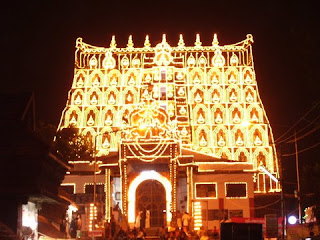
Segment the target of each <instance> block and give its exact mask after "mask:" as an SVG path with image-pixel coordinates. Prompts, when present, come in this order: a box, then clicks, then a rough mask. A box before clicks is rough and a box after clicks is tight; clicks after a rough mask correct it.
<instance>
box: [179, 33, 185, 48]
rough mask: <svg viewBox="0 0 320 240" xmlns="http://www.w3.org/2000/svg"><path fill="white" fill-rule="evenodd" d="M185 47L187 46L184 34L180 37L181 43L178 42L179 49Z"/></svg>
mask: <svg viewBox="0 0 320 240" xmlns="http://www.w3.org/2000/svg"><path fill="white" fill-rule="evenodd" d="M184 46H185V44H184V40H183V36H182V34H180V36H179V42H178V47H179V48H183V47H184Z"/></svg>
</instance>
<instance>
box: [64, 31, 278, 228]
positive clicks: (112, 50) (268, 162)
mask: <svg viewBox="0 0 320 240" xmlns="http://www.w3.org/2000/svg"><path fill="white" fill-rule="evenodd" d="M252 43H253V38H252V36H251V35H247V38H246V39H245V40H244V41H242V42H239V43H236V44H232V45H224V46H220V45H219V42H218V39H217V36H216V35H214V38H213V41H212V45H211V46H203V45H202V43H201V41H200V36H199V35H196V41H195V43H194V46H185V43H184V40H183V37H182V35H180V38H179V41H178V44H177V46H170V45H169V43H168V42H167V41H166V36H165V35H163V39H162V42H160V43H158V44H157V45H156V46H155V47H152V46H151V43H150V41H149V37H148V36H146V39H145V43H144V46H143V47H134V43H133V40H132V37H131V36H130V37H129V40H128V44H127V47H125V48H119V47H117V44H116V41H115V37H113V38H112V41H111V43H110V47H109V48H104V47H95V46H91V45H89V44H86V43H84V42H83V41H82V39H81V38H78V39H77V42H76V52H75V70H74V79H73V83H72V87H71V90H70V92H69V96H68V100H67V104H66V107H65V109H64V111H63V113H62V117H61V122H60V124H59V129H60V130H61V129H63V128H69V127H76V128H79V131H80V132H81V133H82V134H83V135H85V136H87V137H88V138H89V139H92V141H93V142H95V141H96V142H95V146H96V149H97V157H98V165H99V169H101V170H103V171H104V169H106V170H105V173H106V177H105V182H102V183H103V184H105V189H106V191H105V192H106V197H105V203H104V204H106V219H109V218H110V214H111V210H110V206H111V205H112V204H113V202H114V201H115V199H114V197H113V195H112V193H115V192H118V190H114V189H117V188H118V187H117V186H115V185H114V182H116V181H115V179H116V178H119V182H120V183H121V184H120V185H121V186H119V188H120V190H119V192H120V193H121V206H122V209H123V212H124V214H126V215H127V214H128V213H129V214H128V215H130V213H131V214H133V215H135V209H136V207H135V206H133V205H132V204H137V203H135V202H130V199H128V198H129V197H130V196H129V195H130V186H131V185H132V184H133V183H134V179H136V178H137V177H138V176H140V175H139V173H141V174H142V173H143V171H145V170H154V171H155V173H157V174H158V173H161V174H162V175H161V176H162V177H164V178H165V179H167V180H168V181H167V182H168V184H169V185H170V187H169V188H170V191H171V193H170V194H168V196H169V195H170V197H169V198H170V201H169V200H168V199H167V200H166V201H167V205H166V210H167V215H168V216H167V220H168V219H171V216H169V215H170V214H169V212H171V213H175V212H176V211H177V210H179V209H180V210H183V209H181V206H179V203H178V198H179V197H178V196H177V195H178V191H184V190H181V189H180V190H179V189H178V186H177V182H179V178H181V179H186V180H185V181H186V184H185V185H186V187H185V188H186V191H185V192H186V195H187V199H188V200H187V204H186V206H185V209H186V210H188V211H189V212H192V213H194V211H195V209H196V208H194V207H193V205H192V204H193V203H194V202H195V199H197V193H196V184H197V183H196V182H197V181H200V182H206V183H207V182H211V180H210V176H209V175H208V176H206V177H205V178H207V179H206V180H199V179H202V177H201V178H198V180H197V177H196V175H197V174H198V175H199V176H200V175H203V174H204V172H205V173H206V174H208V173H212V174H214V173H221V174H227V173H226V172H229V173H230V172H232V171H234V173H236V172H237V171H239V169H240V170H241V171H242V173H243V174H246V173H247V174H251V175H250V176H251V177H252V179H251V180H250V178H251V177H250V178H248V179H249V180H246V181H244V182H246V184H247V185H248V186H249V185H250V186H251V185H252V194H253V192H254V193H255V194H263V193H273V192H279V191H280V186H279V183H278V182H277V181H275V178H278V177H279V166H278V160H277V156H276V150H275V146H274V144H273V143H274V140H273V135H272V130H271V126H270V124H269V121H268V118H267V116H266V113H265V110H264V108H263V104H262V101H261V99H260V96H259V92H258V86H257V80H256V75H255V71H254V64H253V56H252V46H251V44H252ZM72 163H73V164H75V165H77V166H80V165H81V166H83V167H84V166H86V165H87V166H89V165H90V164H91V163H90V161H83V159H78V160H74V161H72ZM163 166H166V167H165V168H163ZM221 166H225V167H221ZM230 166H231V167H230ZM78 168H79V167H78ZM79 169H80V168H79ZM82 169H85V167H84V168H82ZM88 169H91V168H90V167H88ZM200 169H202V170H200ZM88 171H89V170H88ZM224 171H226V172H224ZM78 172H79V171H78ZM150 174H151V173H150ZM71 175H72V172H71ZM274 177H275V178H274ZM151 178H152V177H151ZM151 178H150V179H151ZM205 178H204V179H205ZM240 178H241V177H240ZM146 179H148V178H146ZM152 179H154V180H156V181H160V182H161V180H159V179H158V178H155V177H154V178H152ZM68 181H69V182H68ZM70 181H71V180H70V179H69V180H68V178H66V182H65V184H71V182H70ZM75 181H76V180H75ZM248 181H251V182H250V184H249V183H248ZM233 182H237V183H242V182H243V181H241V179H239V181H238V180H237V181H233ZM162 184H163V185H164V186H166V185H165V184H166V183H164V182H162ZM198 184H200V183H198ZM217 184H218V185H219V183H217ZM225 184H226V183H225ZM218 185H216V187H215V191H216V192H217V193H216V194H218V190H217V186H218ZM179 186H180V188H181V186H182V185H181V184H179ZM199 186H200V185H199ZM248 186H247V190H246V191H248V192H250V191H251V190H250V189H249V188H248ZM225 187H226V186H225ZM165 188H166V187H165ZM199 189H200V188H199ZM135 190H136V188H135ZM199 191H200V190H199ZM226 191H227V190H226ZM222 192H223V191H222ZM249 195H250V194H249V193H248V194H247V195H246V197H247V198H250V196H249ZM251 197H252V198H253V195H252V196H251ZM216 198H217V199H219V198H220V197H219V196H216ZM223 198H226V199H227V198H228V194H227V193H226V194H225V195H224V197H223ZM199 199H201V197H199ZM180 202H181V201H180ZM130 204H131V205H132V206H131V205H130ZM219 204H220V203H219ZM249 205H250V204H249ZM219 206H220V205H219ZM250 206H251V207H252V205H250ZM219 209H221V206H220V207H219ZM169 210H170V211H169ZM130 211H131V212H130ZM244 215H245V214H244ZM128 219H129V222H132V221H134V217H131V218H130V216H128ZM209 220H210V219H209Z"/></svg>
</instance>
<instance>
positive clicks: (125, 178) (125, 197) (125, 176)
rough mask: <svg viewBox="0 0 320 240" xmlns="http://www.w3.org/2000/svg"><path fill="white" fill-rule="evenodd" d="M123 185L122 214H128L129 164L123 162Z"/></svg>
mask: <svg viewBox="0 0 320 240" xmlns="http://www.w3.org/2000/svg"><path fill="white" fill-rule="evenodd" d="M121 185H122V198H121V199H122V214H123V215H125V216H127V213H128V187H129V186H128V164H127V162H126V161H121Z"/></svg>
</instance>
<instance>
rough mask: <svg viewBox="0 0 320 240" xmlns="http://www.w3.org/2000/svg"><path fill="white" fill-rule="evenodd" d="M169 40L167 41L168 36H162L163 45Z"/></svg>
mask: <svg viewBox="0 0 320 240" xmlns="http://www.w3.org/2000/svg"><path fill="white" fill-rule="evenodd" d="M166 42H167V39H166V34H162V43H166Z"/></svg>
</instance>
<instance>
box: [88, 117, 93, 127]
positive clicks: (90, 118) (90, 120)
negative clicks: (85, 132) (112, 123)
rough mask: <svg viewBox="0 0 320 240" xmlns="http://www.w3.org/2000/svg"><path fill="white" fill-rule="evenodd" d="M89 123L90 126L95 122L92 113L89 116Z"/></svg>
mask: <svg viewBox="0 0 320 240" xmlns="http://www.w3.org/2000/svg"><path fill="white" fill-rule="evenodd" d="M87 124H88V126H92V125H93V124H94V120H93V117H92V115H90V117H89V119H88V121H87Z"/></svg>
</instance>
